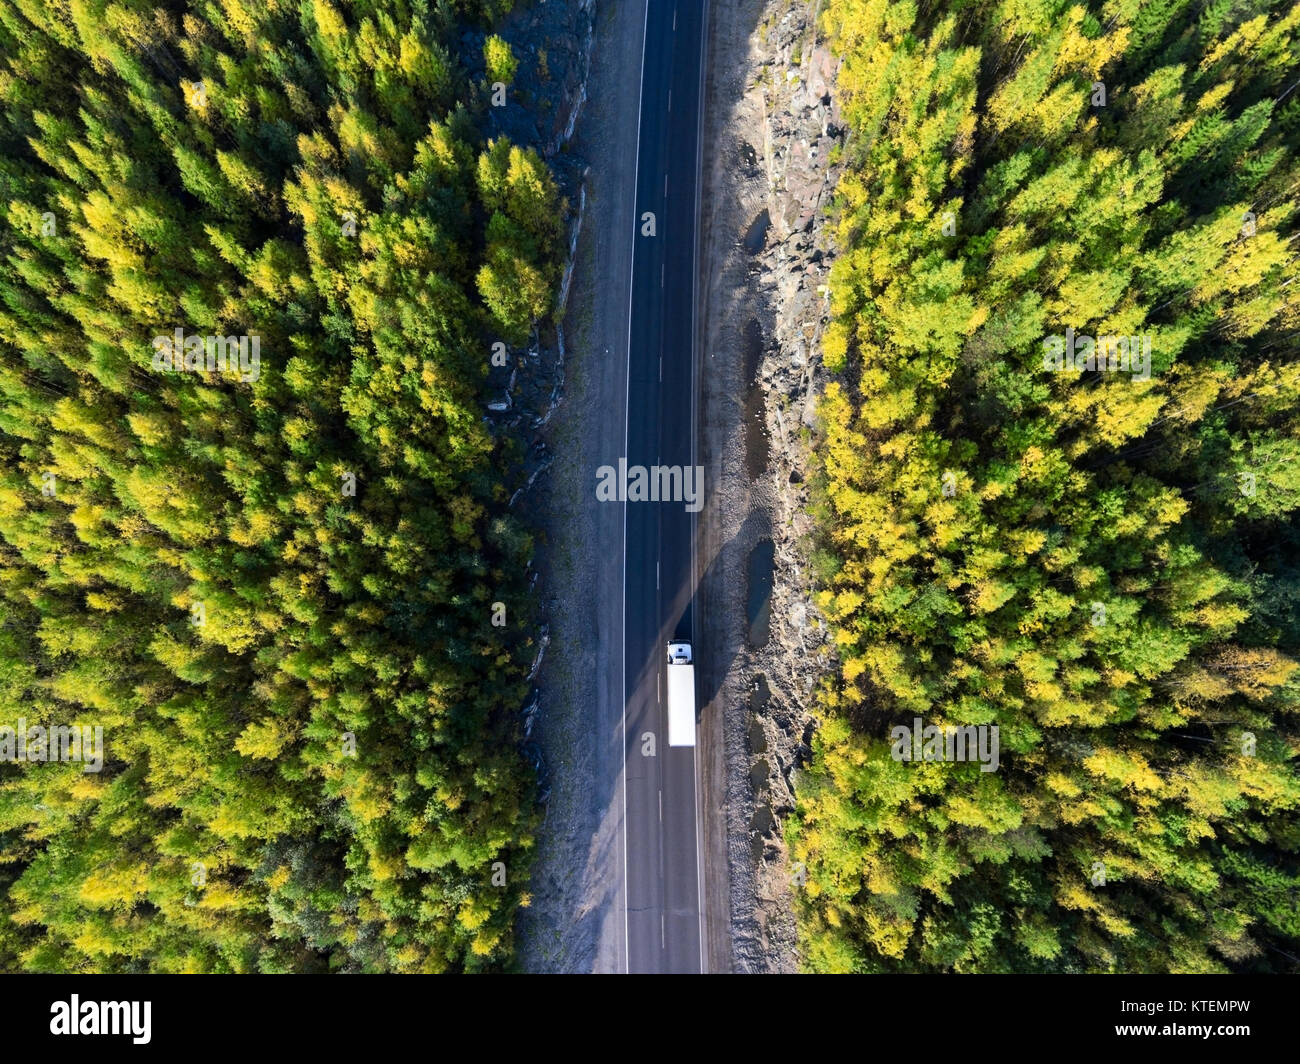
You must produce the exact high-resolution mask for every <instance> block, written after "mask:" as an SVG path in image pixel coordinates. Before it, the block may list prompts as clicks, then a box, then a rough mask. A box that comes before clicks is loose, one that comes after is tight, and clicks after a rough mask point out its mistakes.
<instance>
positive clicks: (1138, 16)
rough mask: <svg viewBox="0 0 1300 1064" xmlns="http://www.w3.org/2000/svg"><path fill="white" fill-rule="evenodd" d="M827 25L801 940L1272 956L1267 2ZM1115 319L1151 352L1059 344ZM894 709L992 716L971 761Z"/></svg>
mask: <svg viewBox="0 0 1300 1064" xmlns="http://www.w3.org/2000/svg"><path fill="white" fill-rule="evenodd" d="M823 25H824V29H825V30H826V32H828V34H829V35H830V37H831V40H832V42H833V44H834V47H835V48H836V49H837V50H838V52H839V53H840V54H841V55H842V57H843V59H844V66H843V68H842V70H841V73H840V77H839V93H840V101H841V106H842V108H843V113H844V118H845V121H846V124H847V127H848V137H847V142H846V147H845V150H844V155H843V161H844V162H845V164H846V167H847V170H846V174H845V176H844V178H843V179H842V182H841V185H840V187H839V191H838V213H837V230H838V231H837V241H838V244H839V258H838V260H837V262H836V264H835V267H834V270H833V275H832V286H831V288H832V309H833V315H834V323H833V325H832V327H831V329H830V330H829V331H828V334H827V337H826V341H825V349H824V357H825V361H826V364H827V366H828V368H829V369H830V370H831V371H832V378H833V379H832V383H830V385H829V386H828V387H827V389H826V393H825V396H824V399H823V401H822V404H821V423H822V428H821V433H820V438H819V439H818V441H817V443H816V448H817V454H818V460H819V462H820V485H819V486H820V494H821V499H822V503H821V506H820V511H819V519H820V524H821V536H820V542H819V544H818V546H817V550H816V552H815V555H814V557H815V562H816V569H817V572H818V586H819V591H818V602H819V605H820V606H821V608H822V610H823V611H824V613H825V615H826V616H827V617H828V618H829V619H830V621H831V623H832V625H833V627H834V632H835V644H836V649H837V661H836V663H835V666H834V669H833V670H832V672H833V674H832V676H831V677H830V679H829V680H828V681H827V682H826V683H825V685H824V689H823V693H822V695H821V702H820V705H821V710H820V714H819V716H820V727H819V729H818V731H817V734H816V738H815V740H814V743H813V750H814V754H813V760H812V763H811V766H810V767H809V768H808V769H807V770H805V771H804V772H803V774H802V775H801V776H800V778H799V781H798V792H799V802H798V809H797V813H796V816H795V817H794V818H792V821H791V823H790V825H789V829H788V836H789V841H790V844H791V861H792V862H793V863H794V868H793V870H792V872H793V875H794V876H795V882H796V886H797V889H796V891H795V893H796V895H797V897H798V898H799V903H798V904H799V908H800V924H801V946H800V955H801V962H802V964H803V965H804V966H805V967H806V968H808V969H810V970H813V971H1020V972H1035V971H1125V972H1163V971H1178V972H1207V971H1292V972H1294V971H1297V970H1300V960H1297V958H1298V957H1300V906H1298V905H1297V896H1298V895H1300V853H1298V851H1300V816H1298V815H1297V810H1298V809H1300V778H1298V777H1297V764H1296V755H1297V753H1298V752H1300V723H1298V721H1297V713H1300V670H1298V669H1297V655H1298V654H1300V533H1298V531H1297V527H1296V522H1295V513H1296V508H1297V506H1298V505H1300V404H1298V403H1297V399H1298V397H1300V362H1298V361H1297V358H1296V354H1297V350H1300V283H1297V281H1298V276H1297V275H1298V273H1300V270H1298V269H1297V264H1298V262H1300V259H1298V256H1300V241H1298V240H1297V235H1298V234H1300V213H1298V212H1300V154H1298V153H1297V146H1298V145H1300V6H1298V5H1296V4H1294V3H1290V2H1285V0H1278V2H1269V0H1259V2H1243V0H1211V2H1208V3H1203V4H1202V3H1194V4H1193V3H1187V2H1184V0H1165V2H1154V3H1153V2H1150V0H1110V2H1106V3H1088V4H1082V3H1076V2H1070V0H1047V2H1044V3H1036V4H1023V3H1017V2H1010V0H1008V2H984V3H944V2H937V3H930V4H917V3H909V2H902V3H899V2H895V0H831V2H830V4H829V7H828V9H827V11H826V13H825V15H824V21H823ZM1111 335H1113V336H1122V337H1125V338H1126V339H1127V338H1133V339H1134V340H1135V341H1141V342H1140V344H1137V345H1136V348H1135V350H1133V352H1132V353H1133V354H1134V355H1137V354H1139V353H1140V352H1142V351H1144V350H1146V345H1147V344H1148V343H1149V350H1150V360H1149V366H1148V367H1146V370H1147V372H1143V367H1142V366H1141V365H1137V366H1136V367H1133V366H1130V368H1129V370H1128V371H1124V370H1123V369H1117V368H1113V366H1112V364H1111V363H1110V362H1109V361H1108V362H1107V363H1106V364H1105V367H1104V368H1101V369H1099V368H1096V366H1095V365H1094V366H1093V367H1089V366H1088V365H1087V364H1086V363H1085V364H1083V365H1082V366H1081V367H1079V368H1072V367H1071V366H1070V365H1069V364H1068V363H1066V364H1065V365H1064V366H1062V365H1061V358H1060V353H1061V348H1065V349H1066V350H1067V351H1068V350H1069V349H1070V346H1072V345H1074V346H1075V350H1076V352H1078V351H1081V350H1083V348H1082V344H1083V341H1082V339H1080V338H1081V337H1085V336H1086V337H1088V338H1089V340H1090V343H1091V340H1092V338H1102V337H1105V336H1111ZM1058 341H1059V345H1060V346H1059V347H1058V346H1057V344H1058ZM917 717H919V718H922V720H923V722H924V723H925V724H926V725H939V726H943V725H965V726H983V727H988V728H991V727H993V726H996V727H997V728H998V735H999V740H1000V751H1001V753H1000V763H999V766H998V768H997V771H982V770H981V769H982V766H981V765H980V764H975V763H970V762H966V763H950V762H944V761H940V760H935V761H932V762H924V761H922V762H916V761H905V760H896V759H895V757H894V756H891V739H890V736H891V729H892V728H894V727H896V726H900V725H905V726H911V725H912V724H913V721H914V719H915V718H917Z"/></svg>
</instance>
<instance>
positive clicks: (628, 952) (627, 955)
mask: <svg viewBox="0 0 1300 1064" xmlns="http://www.w3.org/2000/svg"><path fill="white" fill-rule="evenodd" d="M649 26H650V0H645V16H644V18H643V19H642V24H641V78H640V82H639V84H638V87H637V95H636V162H635V163H634V164H633V166H632V217H633V223H632V261H631V263H629V265H628V275H627V360H626V362H625V363H624V365H625V366H626V367H627V368H626V374H625V380H624V384H623V454H624V455H626V454H627V438H628V406H629V403H630V402H631V399H632V285H633V279H634V278H635V277H636V240H637V236H638V230H637V227H636V221H635V219H636V217H637V211H636V208H637V202H636V197H637V189H638V188H639V187H640V184H641V97H642V94H643V93H644V92H645V45H646V33H647V32H648V30H649ZM697 195H698V194H697ZM622 614H623V624H622V629H623V632H622V640H623V642H622V645H621V646H620V647H619V657H620V659H622V663H623V670H622V671H623V687H622V690H620V691H619V695H618V697H619V699H620V700H621V701H622V703H623V970H624V971H625V972H628V973H630V972H631V971H632V947H631V940H630V938H629V936H628V928H627V500H626V499H625V500H623V609H622Z"/></svg>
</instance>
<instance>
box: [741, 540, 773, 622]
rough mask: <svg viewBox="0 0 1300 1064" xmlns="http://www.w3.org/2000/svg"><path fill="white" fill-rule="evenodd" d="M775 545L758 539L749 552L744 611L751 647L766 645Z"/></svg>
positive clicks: (770, 607) (770, 608)
mask: <svg viewBox="0 0 1300 1064" xmlns="http://www.w3.org/2000/svg"><path fill="white" fill-rule="evenodd" d="M775 560H776V545H775V544H774V543H773V542H772V541H771V540H770V539H760V540H759V541H758V543H757V544H756V545H755V547H754V549H753V550H752V551H750V552H749V585H748V595H747V597H746V601H745V611H746V615H747V617H748V619H749V633H748V641H749V645H750V646H751V647H764V646H767V640H768V637H769V634H770V629H771V613H772V569H773V564H774V562H775Z"/></svg>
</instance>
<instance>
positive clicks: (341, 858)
mask: <svg viewBox="0 0 1300 1064" xmlns="http://www.w3.org/2000/svg"><path fill="white" fill-rule="evenodd" d="M509 7H510V4H509V3H508V2H502V0H458V2H455V3H447V4H443V3H439V4H429V3H426V2H423V0H409V2H408V0H352V2H347V0H306V2H305V3H302V4H298V3H292V4H284V3H280V2H278V0H221V2H220V3H218V2H215V0H214V2H196V3H178V2H152V0H122V2H103V0H94V2H91V3H70V2H67V0H61V2H60V0H56V2H53V3H47V2H29V0H0V203H2V204H3V218H2V219H0V725H3V726H7V727H9V728H11V729H13V728H17V726H18V724H19V721H20V720H21V721H25V723H26V725H27V726H28V727H29V728H30V727H32V726H39V727H42V728H47V727H52V726H60V725H77V726H86V727H100V728H102V730H103V741H104V760H103V764H102V768H101V770H100V771H98V772H94V771H84V769H85V768H86V767H87V766H86V765H85V764H83V763H51V762H48V761H46V762H42V761H40V760H39V759H34V758H32V757H31V756H30V755H31V754H32V750H31V749H30V748H29V749H28V755H29V757H28V759H27V760H24V761H19V760H16V759H15V757H14V753H13V752H12V751H11V752H10V754H9V756H8V757H7V758H5V759H3V761H0V970H18V969H22V970H28V971H41V972H53V971H114V972H120V971H141V970H149V971H160V972H172V971H200V972H231V971H233V972H250V971H326V970H346V971H444V970H452V971H455V970H475V969H483V968H497V967H502V966H506V965H508V964H509V963H510V958H511V953H512V948H513V921H514V917H515V914H516V911H517V909H518V907H519V906H521V905H525V904H527V900H528V899H527V896H526V893H525V890H526V885H527V882H528V870H529V862H530V850H531V847H532V844H533V831H534V827H535V812H534V809H535V804H534V780H533V772H532V768H531V767H530V765H529V764H528V762H527V760H526V759H525V758H524V756H523V755H522V754H521V752H520V748H519V742H520V739H521V736H520V729H519V710H520V708H521V707H522V706H523V704H524V702H525V699H526V696H527V691H528V684H527V674H528V668H529V663H530V661H531V659H532V657H533V654H534V652H535V648H533V647H532V646H530V645H529V644H530V636H529V632H530V631H531V628H532V625H531V624H530V620H531V618H530V611H529V607H528V604H527V603H528V598H527V581H528V563H529V560H530V558H531V554H532V538H531V533H530V530H529V529H528V528H527V527H525V526H524V525H522V524H521V523H520V522H519V520H518V519H517V518H516V516H515V515H514V514H513V512H511V511H509V510H508V509H507V501H508V498H509V488H510V485H509V482H508V478H509V472H510V470H511V469H512V468H514V466H515V464H516V463H517V461H518V458H519V455H518V453H517V450H516V448H515V447H514V445H513V444H512V443H511V442H509V441H508V440H507V439H504V438H500V437H497V436H495V435H494V434H493V433H492V432H491V431H490V430H489V428H488V426H487V424H486V423H485V421H484V416H483V415H484V411H485V407H486V403H487V399H488V397H487V396H486V395H485V386H484V381H485V375H486V372H487V369H488V360H489V357H490V354H491V344H492V343H493V342H494V341H496V340H504V341H508V342H513V343H518V342H521V341H523V340H526V339H527V336H528V333H529V330H530V325H531V323H532V321H533V320H534V319H535V318H537V317H538V316H539V315H542V314H544V313H546V312H547V310H548V309H549V307H550V305H551V301H552V299H553V292H554V289H555V287H556V283H557V281H558V275H559V263H560V254H561V247H560V241H559V239H558V236H559V227H560V219H561V216H562V211H561V205H560V203H559V201H558V196H557V192H556V188H555V185H554V182H553V181H552V179H551V177H550V175H549V174H548V172H547V170H546V168H545V166H544V165H543V163H542V162H541V161H540V159H539V158H538V156H537V155H536V154H535V153H534V152H532V151H531V150H523V149H520V148H519V147H516V146H512V145H510V144H508V143H506V142H504V141H501V140H497V141H489V140H488V139H487V138H485V137H484V136H483V134H482V132H481V131H482V130H483V128H485V123H484V121H483V115H484V114H485V109H486V107H487V106H488V96H489V93H490V91H491V89H490V86H488V85H486V84H483V83H478V82H477V81H475V82H474V83H471V80H470V77H469V75H468V74H467V73H466V67H465V65H464V64H463V62H462V61H461V60H459V59H458V58H457V57H456V54H455V49H456V48H458V47H461V46H462V44H461V42H462V40H463V35H464V34H465V33H466V32H467V31H470V30H473V31H476V32H480V33H481V32H487V31H488V30H489V28H490V24H491V22H492V20H493V19H495V18H496V17H498V16H499V15H501V14H502V13H504V11H505V10H507V9H508V8H509ZM491 40H492V42H493V43H492V44H491V48H490V51H491V55H490V56H488V57H487V59H488V61H490V62H491V63H492V64H493V66H494V71H495V73H496V74H497V76H501V74H502V72H503V71H505V72H509V71H511V70H513V66H512V63H513V59H512V58H511V57H510V56H509V48H508V46H505V45H504V42H500V41H498V40H496V39H495V38H492V39H491ZM503 49H504V50H503ZM177 330H181V333H182V336H183V337H184V338H191V339H196V340H197V341H198V344H197V346H194V345H189V344H186V343H185V342H184V340H183V339H182V338H181V337H178V336H177ZM225 337H230V338H231V339H232V340H235V339H239V338H242V340H243V342H244V346H242V347H241V348H240V351H241V353H242V354H243V355H244V356H245V358H244V361H243V362H241V363H240V369H239V370H235V368H234V367H233V366H232V367H231V368H230V369H228V370H227V371H225V372H221V371H220V370H215V371H209V369H208V365H209V364H208V363H207V362H206V361H205V358H206V355H207V353H208V352H210V351H211V350H212V348H213V346H214V345H213V343H212V342H211V340H210V339H209V338H225ZM250 341H256V350H257V352H258V361H257V365H256V366H253V365H251V363H252V358H251V350H250V347H251V343H250ZM165 342H171V343H174V344H175V346H176V349H177V354H178V355H179V353H180V351H181V350H183V351H184V352H185V354H186V356H187V358H191V359H192V361H187V362H185V363H183V364H180V365H179V366H172V365H170V364H168V365H164V366H163V368H159V364H158V356H159V353H160V350H161V349H162V348H163V347H165V346H166V343H165ZM225 346H226V348H227V349H229V348H230V345H229V344H227V345H225ZM0 753H3V750H2V749H0Z"/></svg>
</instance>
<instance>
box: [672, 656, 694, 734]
mask: <svg viewBox="0 0 1300 1064" xmlns="http://www.w3.org/2000/svg"><path fill="white" fill-rule="evenodd" d="M668 745H669V746H694V745H695V665H694V663H693V662H692V661H691V644H690V643H683V642H680V641H675V642H672V643H669V644H668Z"/></svg>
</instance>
